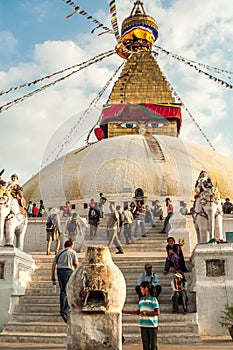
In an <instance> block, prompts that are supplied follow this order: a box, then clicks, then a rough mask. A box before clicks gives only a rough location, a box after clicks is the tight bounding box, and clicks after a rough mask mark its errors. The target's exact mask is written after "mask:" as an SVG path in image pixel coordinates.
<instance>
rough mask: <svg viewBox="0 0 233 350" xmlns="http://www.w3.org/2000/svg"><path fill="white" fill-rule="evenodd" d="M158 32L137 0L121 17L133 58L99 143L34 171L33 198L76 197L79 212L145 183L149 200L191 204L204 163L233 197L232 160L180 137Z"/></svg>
mask: <svg viewBox="0 0 233 350" xmlns="http://www.w3.org/2000/svg"><path fill="white" fill-rule="evenodd" d="M157 36H158V26H157V23H156V21H155V19H154V18H153V17H151V16H148V15H147V14H146V13H145V10H144V7H143V4H142V2H141V1H139V0H137V1H136V2H135V3H134V6H133V9H132V12H131V14H130V16H129V17H127V18H126V19H125V20H124V21H123V23H122V33H121V40H120V42H119V43H118V44H117V46H116V51H117V53H118V54H119V55H120V56H121V57H122V58H123V59H125V60H126V63H125V66H124V68H123V70H122V73H121V75H120V77H119V78H118V80H117V81H116V82H115V85H114V87H113V89H112V91H111V94H110V97H109V100H108V104H107V105H104V106H103V110H102V115H101V121H100V126H99V128H96V130H95V134H96V136H97V138H98V139H99V142H96V143H94V144H91V145H90V146H89V147H86V148H84V149H78V150H75V151H72V152H70V153H68V154H67V155H65V156H64V157H61V158H60V159H58V160H56V161H54V162H52V163H50V164H49V165H48V166H46V167H45V168H44V169H42V170H41V171H40V172H39V173H38V174H37V175H35V176H33V177H32V178H31V179H30V180H29V181H28V182H27V183H26V184H25V185H24V188H25V190H24V193H25V197H26V199H27V200H33V201H39V200H40V199H41V198H43V199H44V201H45V203H46V205H47V207H52V206H54V205H57V206H61V205H63V204H64V203H65V201H66V200H69V201H70V202H71V204H72V205H73V206H74V207H76V208H77V209H78V210H80V209H83V208H84V207H85V203H88V202H89V200H90V199H91V198H95V197H96V198H98V196H99V193H100V192H102V193H104V194H105V196H106V197H107V198H108V200H112V201H115V202H118V203H119V204H122V203H125V202H129V201H130V200H131V199H132V198H133V195H134V192H135V190H136V189H137V188H141V189H143V191H144V196H145V197H146V198H147V201H148V203H149V204H151V203H152V201H153V200H155V199H158V197H161V196H162V197H163V196H169V197H171V198H173V201H174V199H175V200H177V201H181V200H184V201H186V203H190V201H191V200H192V199H193V184H194V182H195V180H196V178H197V176H198V174H199V172H200V171H201V170H203V169H205V170H207V171H208V173H209V175H210V177H211V179H212V182H213V183H217V184H218V188H219V191H220V193H221V197H222V198H225V197H230V198H233V187H232V184H231V176H230V174H231V172H232V169H233V160H231V159H229V158H227V157H225V156H224V155H222V154H220V153H218V152H215V151H213V150H212V149H210V148H207V147H204V146H202V145H199V144H196V143H194V142H192V141H187V140H182V139H181V138H180V137H179V132H180V128H181V127H182V115H181V106H180V104H178V103H176V101H175V98H174V96H173V94H172V91H171V88H170V86H169V85H168V83H167V81H166V79H165V77H164V75H163V73H162V71H161V69H160V67H159V65H158V63H157V56H156V54H154V53H153V52H152V45H153V43H154V41H155V40H156V39H157Z"/></svg>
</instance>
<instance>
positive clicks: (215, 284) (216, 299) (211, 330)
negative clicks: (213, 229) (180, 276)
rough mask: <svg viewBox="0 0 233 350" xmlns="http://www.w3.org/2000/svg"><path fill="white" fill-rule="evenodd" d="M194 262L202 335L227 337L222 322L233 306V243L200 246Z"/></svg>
mask: <svg viewBox="0 0 233 350" xmlns="http://www.w3.org/2000/svg"><path fill="white" fill-rule="evenodd" d="M191 259H192V263H193V265H194V267H193V277H194V284H193V291H194V292H196V306H197V314H198V323H199V328H200V335H201V336H220V335H227V334H228V329H226V328H224V327H222V326H221V325H220V323H219V321H220V317H221V316H222V312H223V310H224V305H225V304H226V303H229V304H231V303H233V244H230V243H225V244H224V243H223V244H198V245H197V246H196V248H195V250H194V252H193V254H192V257H191Z"/></svg>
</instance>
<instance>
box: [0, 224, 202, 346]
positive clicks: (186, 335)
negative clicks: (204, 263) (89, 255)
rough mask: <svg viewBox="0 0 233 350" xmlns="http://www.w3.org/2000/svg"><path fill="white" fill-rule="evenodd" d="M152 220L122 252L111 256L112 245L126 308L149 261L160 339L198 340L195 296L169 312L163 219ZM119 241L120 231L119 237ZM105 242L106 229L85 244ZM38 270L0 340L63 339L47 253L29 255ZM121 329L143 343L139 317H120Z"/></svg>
mask: <svg viewBox="0 0 233 350" xmlns="http://www.w3.org/2000/svg"><path fill="white" fill-rule="evenodd" d="M158 224H159V225H158V226H157V223H156V227H155V228H151V227H147V237H145V238H142V237H138V238H137V239H135V240H134V241H133V242H132V243H130V244H128V245H125V244H124V250H125V254H123V255H115V247H111V249H110V251H111V253H112V258H113V261H114V263H115V264H116V265H117V266H118V267H119V268H120V269H121V271H122V273H123V275H124V277H125V280H126V287H127V296H126V302H125V306H124V309H126V310H136V309H137V304H138V296H137V294H136V293H135V285H136V282H137V280H138V277H139V275H140V274H141V273H142V272H143V271H144V266H145V263H146V262H150V263H151V264H152V266H153V271H154V272H156V273H157V275H158V278H159V281H160V284H161V286H162V293H161V295H160V297H159V303H160V309H161V315H160V316H159V333H158V337H159V343H163V344H170V343H172V342H174V343H176V344H186V343H192V342H193V343H199V342H200V336H199V332H198V323H197V315H196V313H195V294H190V293H188V296H189V311H190V313H189V314H187V315H183V313H182V310H181V309H180V313H179V314H172V313H171V309H172V303H171V300H170V299H171V293H172V289H171V285H170V283H171V280H172V278H173V274H174V269H171V270H170V272H169V274H167V275H163V269H164V263H165V259H166V250H165V246H166V235H163V234H159V233H158V231H159V230H160V229H161V227H162V225H163V222H160V221H159V222H158ZM122 239H123V235H122ZM98 242H100V243H101V245H102V244H103V242H107V241H106V232H105V230H104V229H100V230H99V231H98V236H97V238H96V239H95V240H93V241H88V240H87V241H86V245H87V244H90V245H97V244H98ZM84 255H85V254H84V253H79V254H78V257H79V261H80V262H81V261H82V260H83V258H84ZM32 257H33V259H34V260H35V265H36V269H35V271H34V273H33V275H32V279H31V281H30V282H29V283H28V284H27V288H26V292H25V295H23V296H20V297H19V300H20V301H19V304H18V305H16V306H15V308H14V310H13V313H12V315H11V318H10V321H9V322H8V323H6V324H5V325H4V329H3V332H2V333H0V342H5V343H6V342H10V343H14V342H22V343H37V344H38V343H43V344H46V343H48V344H61V345H64V344H65V342H66V325H65V324H64V321H63V320H62V319H61V317H60V315H59V294H60V291H59V286H58V287H57V291H56V293H53V291H52V287H51V280H50V278H51V265H52V262H53V259H54V255H50V256H47V255H45V253H37V252H34V253H32ZM189 257H190V254H185V259H186V261H187V263H186V264H187V267H188V268H189V269H190V271H191V269H192V266H191V264H190V263H189V261H188V260H189ZM186 279H187V281H188V286H191V284H192V273H191V272H190V273H186ZM123 333H124V336H125V338H126V344H141V336H140V328H139V326H138V316H137V315H123Z"/></svg>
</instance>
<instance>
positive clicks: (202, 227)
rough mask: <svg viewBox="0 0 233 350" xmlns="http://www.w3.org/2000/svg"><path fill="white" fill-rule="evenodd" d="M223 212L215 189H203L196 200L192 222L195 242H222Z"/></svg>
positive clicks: (211, 187)
mask: <svg viewBox="0 0 233 350" xmlns="http://www.w3.org/2000/svg"><path fill="white" fill-rule="evenodd" d="M222 219H223V212H222V205H221V201H220V194H219V191H218V189H217V187H214V186H213V185H212V186H209V187H208V188H207V187H203V191H202V192H201V194H200V197H198V198H197V199H196V203H195V207H194V210H193V221H194V225H195V229H196V233H197V242H198V243H206V242H209V241H212V240H214V239H215V240H216V241H220V242H221V241H223V223H222V221H223V220H222Z"/></svg>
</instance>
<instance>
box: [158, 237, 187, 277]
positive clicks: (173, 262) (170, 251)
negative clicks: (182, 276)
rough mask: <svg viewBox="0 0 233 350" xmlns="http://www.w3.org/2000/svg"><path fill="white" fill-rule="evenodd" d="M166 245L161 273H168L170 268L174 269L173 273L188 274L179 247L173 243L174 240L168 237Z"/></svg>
mask: <svg viewBox="0 0 233 350" xmlns="http://www.w3.org/2000/svg"><path fill="white" fill-rule="evenodd" d="M167 243H168V244H167V246H166V251H167V258H166V262H165V267H164V272H163V273H164V274H165V275H166V274H167V273H168V272H169V269H170V267H174V269H175V272H177V271H182V272H188V270H187V268H186V266H185V261H184V255H183V252H182V249H181V247H180V245H179V244H177V243H175V239H174V238H173V237H168V239H167Z"/></svg>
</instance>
